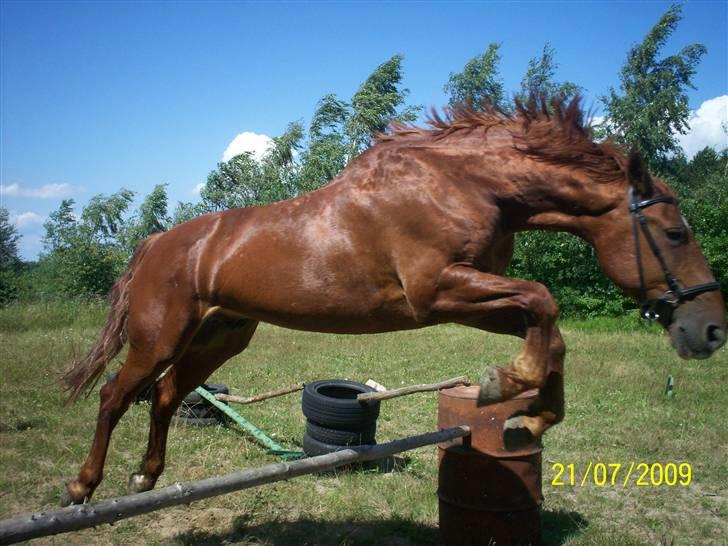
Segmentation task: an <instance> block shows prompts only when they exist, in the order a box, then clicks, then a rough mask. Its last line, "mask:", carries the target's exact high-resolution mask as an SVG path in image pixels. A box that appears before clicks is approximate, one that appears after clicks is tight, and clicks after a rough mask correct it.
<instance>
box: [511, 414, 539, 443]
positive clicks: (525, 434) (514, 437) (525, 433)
mask: <svg viewBox="0 0 728 546" xmlns="http://www.w3.org/2000/svg"><path fill="white" fill-rule="evenodd" d="M535 440H536V438H534V436H533V433H532V432H531V431H530V430H529V429H528V427H527V426H526V425H525V423H524V422H523V418H522V417H521V416H517V417H510V418H508V419H506V422H505V424H504V425H503V445H504V446H505V448H506V450H508V451H517V450H519V449H524V448H526V447H528V446H530V445H532V444H533V443H534V441H535Z"/></svg>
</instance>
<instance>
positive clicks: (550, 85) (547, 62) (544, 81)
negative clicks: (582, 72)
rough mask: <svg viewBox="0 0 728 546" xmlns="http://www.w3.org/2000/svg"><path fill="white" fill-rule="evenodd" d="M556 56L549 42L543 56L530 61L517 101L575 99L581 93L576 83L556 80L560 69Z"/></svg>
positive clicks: (526, 102) (542, 53)
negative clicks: (555, 98) (554, 98)
mask: <svg viewBox="0 0 728 546" xmlns="http://www.w3.org/2000/svg"><path fill="white" fill-rule="evenodd" d="M555 56H556V50H555V49H554V48H553V47H551V44H549V43H548V42H547V43H546V44H545V45H544V46H543V51H542V52H541V55H540V56H539V57H534V58H533V59H531V60H530V61H528V69H527V70H526V73H525V74H524V76H523V79H522V80H521V90H520V92H519V93H518V94H517V95H516V98H517V100H519V101H521V102H522V103H524V104H528V103H529V102H531V101H539V100H541V99H542V98H546V97H557V96H560V97H573V96H574V95H576V94H577V93H579V92H580V91H581V87H579V86H578V85H576V84H575V83H572V82H568V81H567V82H557V81H555V80H554V77H555V76H556V70H557V69H558V67H559V65H558V63H557V62H556V59H555Z"/></svg>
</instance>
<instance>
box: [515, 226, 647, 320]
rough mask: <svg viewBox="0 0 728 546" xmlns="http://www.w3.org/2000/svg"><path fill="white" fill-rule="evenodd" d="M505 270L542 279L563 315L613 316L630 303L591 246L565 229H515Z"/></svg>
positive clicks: (517, 274)
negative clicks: (526, 230) (509, 263)
mask: <svg viewBox="0 0 728 546" xmlns="http://www.w3.org/2000/svg"><path fill="white" fill-rule="evenodd" d="M507 274H508V275H509V276H513V277H517V278H522V279H530V280H535V281H538V282H542V283H544V284H545V285H546V286H548V288H549V290H550V291H551V293H552V294H553V295H554V298H555V299H556V301H557V302H558V303H559V306H560V308H561V314H562V315H563V316H567V317H574V318H589V317H594V316H599V315H608V316H615V315H620V314H623V313H624V312H625V311H626V310H627V309H631V308H633V307H634V304H633V303H632V302H631V301H630V300H628V299H627V298H626V297H624V296H623V295H622V293H621V292H620V291H619V289H618V288H617V287H615V286H614V285H613V284H612V283H611V282H610V281H609V280H608V279H607V278H606V277H605V276H604V274H603V273H602V272H601V269H600V268H599V264H598V262H597V259H596V253H595V252H594V249H593V248H592V247H591V246H589V245H588V244H587V243H586V242H584V241H582V240H581V239H579V238H577V237H575V236H573V235H569V234H567V233H546V232H535V231H534V232H527V233H519V234H518V235H517V237H516V246H515V249H514V253H513V262H512V263H511V267H510V269H509V271H508V273H507Z"/></svg>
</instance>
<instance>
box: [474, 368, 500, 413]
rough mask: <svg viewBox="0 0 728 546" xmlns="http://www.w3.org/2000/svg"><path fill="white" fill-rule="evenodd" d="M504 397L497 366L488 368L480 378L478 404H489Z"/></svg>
mask: <svg viewBox="0 0 728 546" xmlns="http://www.w3.org/2000/svg"><path fill="white" fill-rule="evenodd" d="M502 399H503V397H502V396H501V387H500V377H498V370H496V369H495V368H486V369H485V371H484V372H483V375H482V377H481V378H480V392H479V393H478V406H488V405H490V404H495V403H496V402H500V401H501V400H502Z"/></svg>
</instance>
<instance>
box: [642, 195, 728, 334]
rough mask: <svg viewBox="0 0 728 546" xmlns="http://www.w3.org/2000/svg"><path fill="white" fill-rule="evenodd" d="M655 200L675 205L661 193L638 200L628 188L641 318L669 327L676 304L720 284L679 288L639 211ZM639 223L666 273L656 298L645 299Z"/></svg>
mask: <svg viewBox="0 0 728 546" xmlns="http://www.w3.org/2000/svg"><path fill="white" fill-rule="evenodd" d="M658 203H667V204H670V205H674V204H675V199H673V198H672V197H670V196H669V195H665V194H662V195H657V196H655V197H651V198H649V199H644V200H640V196H639V195H638V193H637V191H636V190H635V189H634V188H630V191H629V211H630V212H631V213H632V234H633V236H634V244H635V256H636V258H637V271H638V272H639V276H640V315H641V316H642V318H644V319H647V320H656V321H659V322H660V323H661V324H662V325H664V326H669V325H670V323H671V322H672V313H673V311H675V309H677V307H678V306H679V305H681V304H683V303H685V302H686V301H690V300H692V299H693V298H695V297H696V296H698V295H699V294H702V293H703V292H712V291H713V290H720V284H719V283H717V282H707V283H703V284H696V285H694V286H690V287H688V288H680V285H679V284H678V282H677V279H676V278H675V276H674V275H673V274H672V271H670V268H669V267H668V266H667V262H666V261H665V257H664V256H663V255H662V252H660V247H658V246H657V243H656V242H655V238H654V237H653V236H652V233H651V232H650V228H649V226H648V225H647V218H645V215H644V213H643V212H642V211H643V209H646V208H647V207H651V206H652V205H656V204H658ZM638 222H639V227H640V228H641V229H642V233H644V235H645V239H647V244H648V245H649V246H650V250H652V254H654V255H655V258H657V261H658V262H660V266H661V267H662V272H663V274H664V275H665V280H666V281H667V286H668V290H667V291H666V292H665V293H664V294H662V296H660V297H659V298H657V299H656V300H648V299H647V288H646V287H645V273H644V267H643V265H642V254H641V251H640V238H639V231H638V228H637V224H638Z"/></svg>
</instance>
